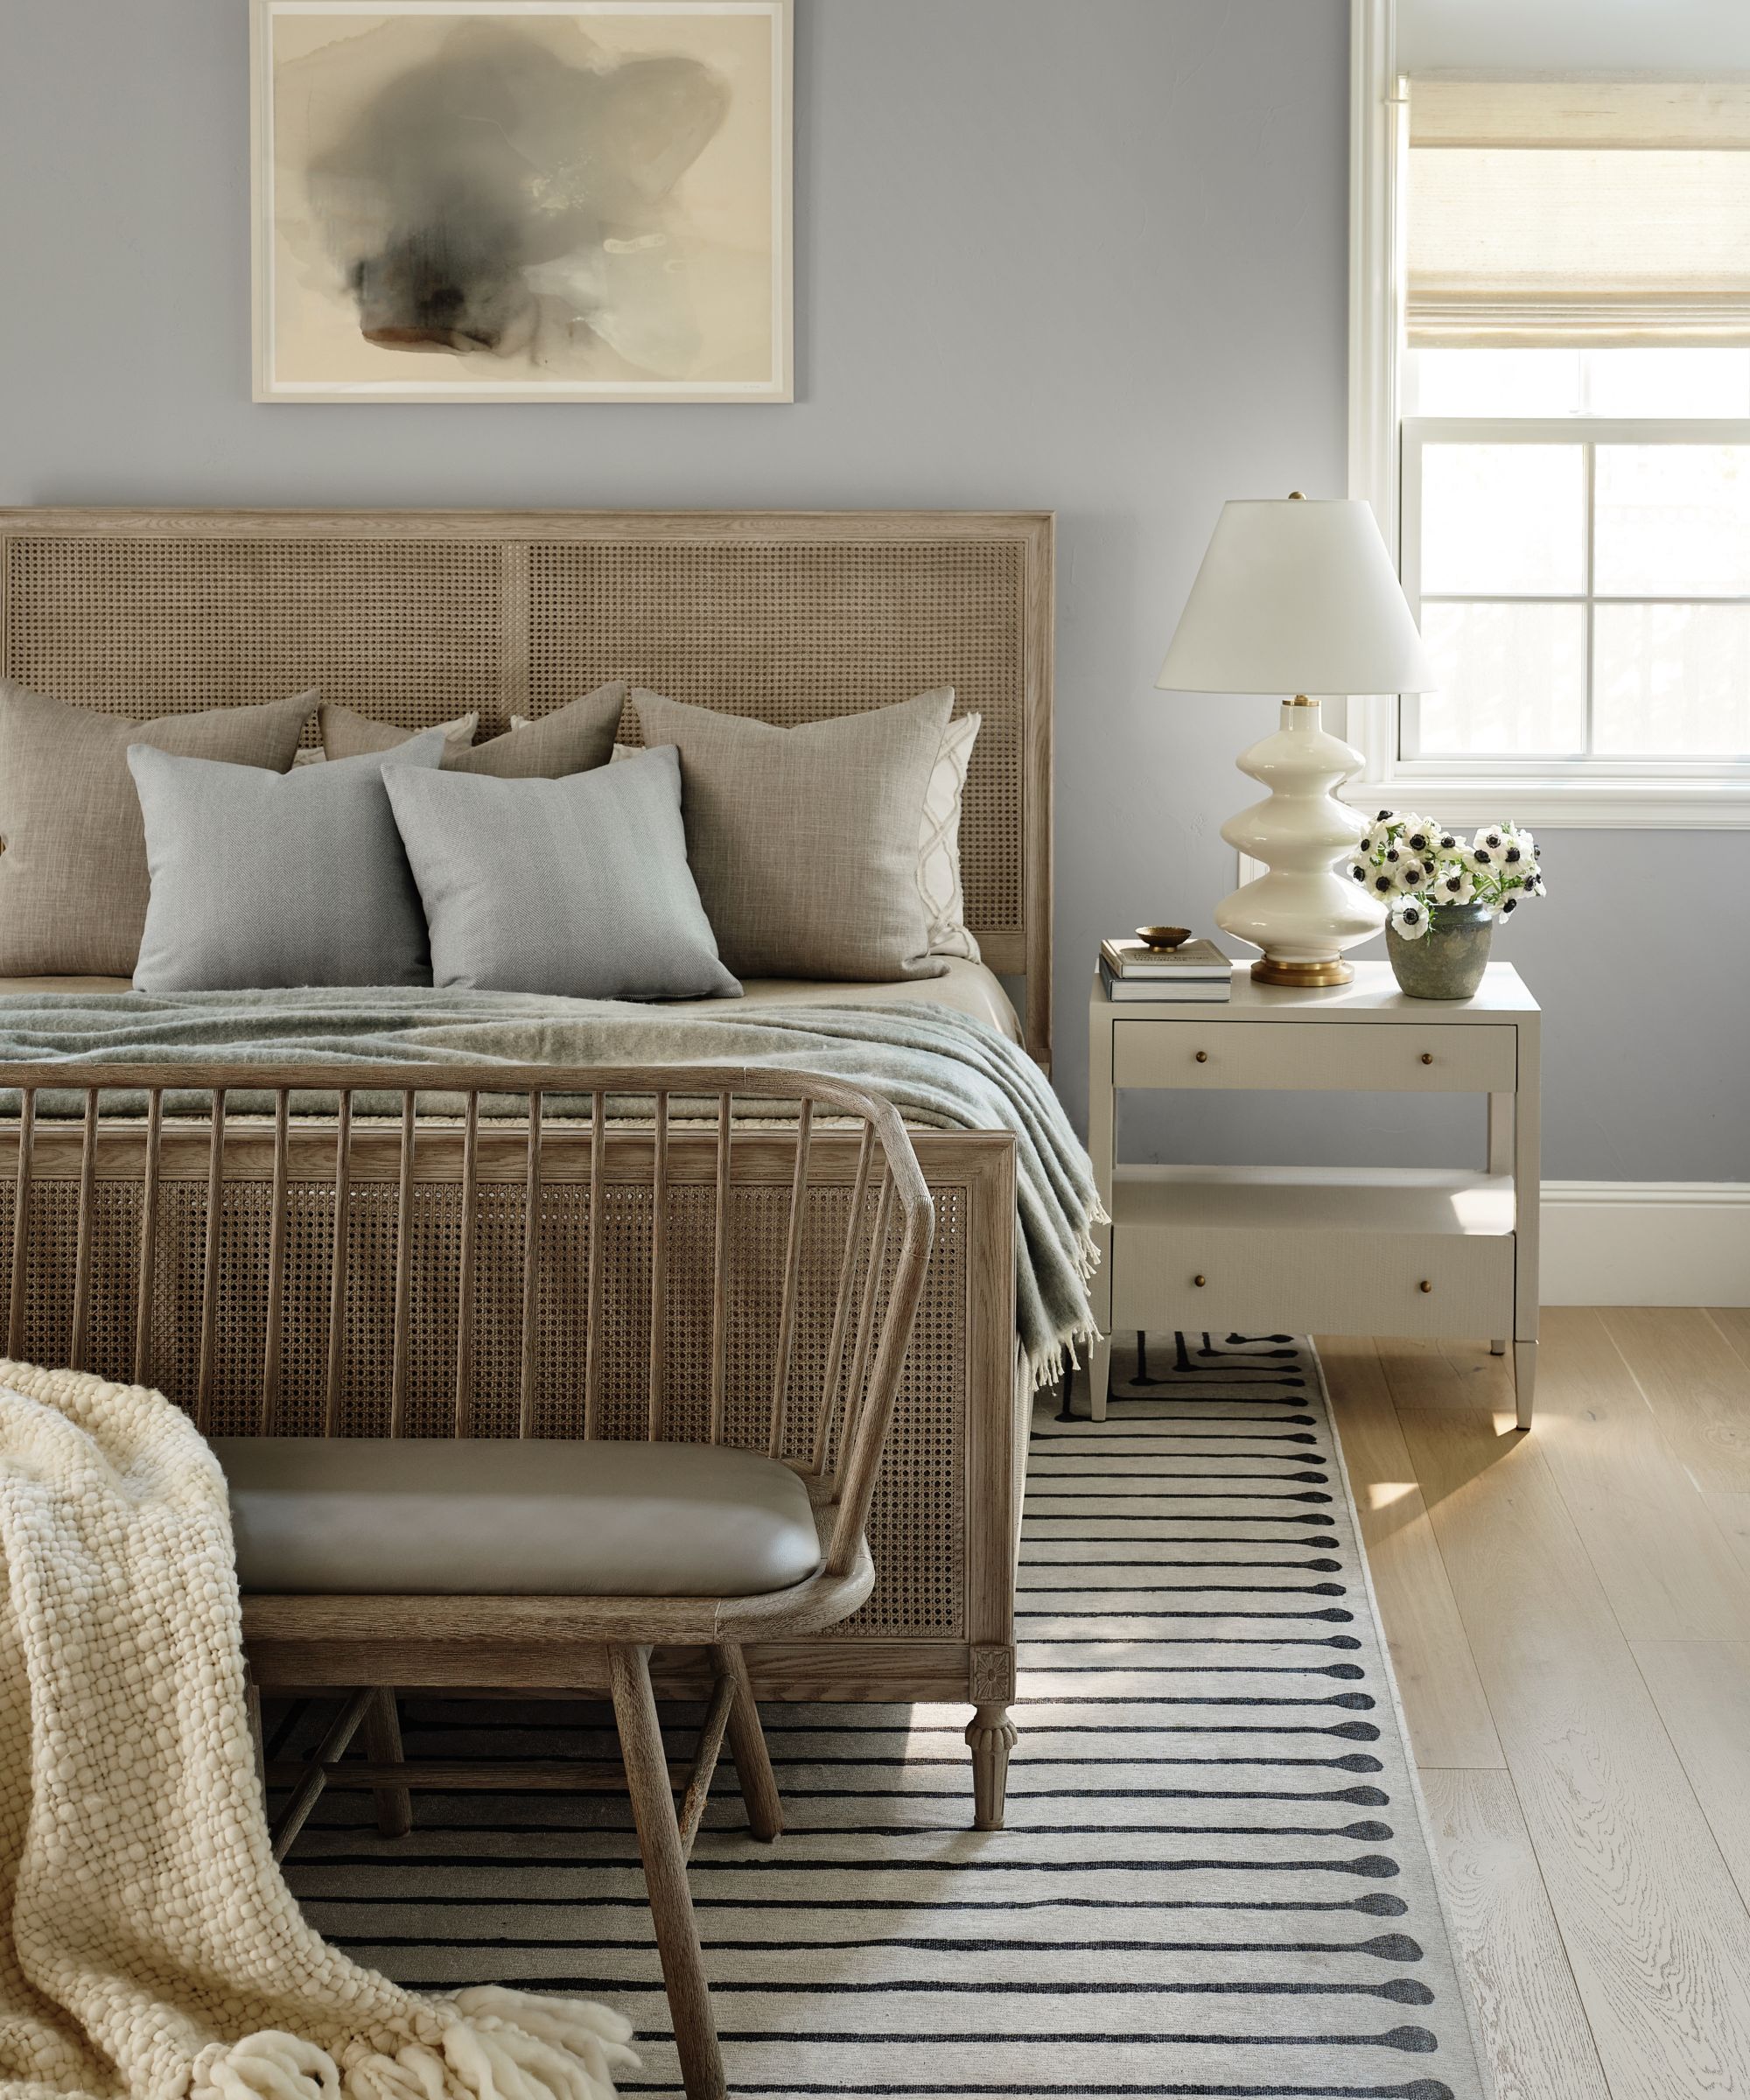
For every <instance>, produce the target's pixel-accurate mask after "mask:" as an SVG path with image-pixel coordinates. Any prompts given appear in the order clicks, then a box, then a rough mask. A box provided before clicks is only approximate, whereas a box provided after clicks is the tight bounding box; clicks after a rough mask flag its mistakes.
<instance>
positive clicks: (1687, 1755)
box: [1633, 1641, 1750, 1960]
mask: <svg viewBox="0 0 1750 2100" xmlns="http://www.w3.org/2000/svg"><path fill="white" fill-rule="evenodd" d="M1633 1646H1634V1649H1635V1661H1636V1662H1637V1663H1639V1664H1640V1665H1641V1675H1642V1677H1644V1678H1645V1679H1646V1680H1647V1684H1648V1687H1649V1690H1650V1691H1651V1692H1652V1694H1653V1700H1654V1704H1655V1705H1656V1706H1657V1707H1658V1709H1659V1714H1660V1718H1661V1719H1663V1722H1664V1724H1665V1727H1666V1730H1667V1732H1668V1733H1669V1734H1670V1739H1671V1741H1672V1743H1673V1745H1674V1746H1675V1747H1676V1749H1677V1755H1678V1756H1679V1757H1680V1758H1681V1759H1682V1760H1683V1763H1684V1771H1685V1772H1686V1773H1688V1775H1689V1780H1690V1784H1691V1787H1693V1788H1694V1789H1695V1795H1696V1799H1697V1800H1698V1801H1699V1802H1700V1803H1701V1807H1702V1813H1703V1815H1705V1817H1707V1820H1708V1823H1709V1824H1710V1826H1711V1827H1712V1831H1713V1835H1714V1838H1715V1840H1716V1842H1717V1843H1718V1845H1719V1849H1720V1852H1721V1853H1722V1854H1723V1855H1724V1857H1725V1859H1726V1865H1727V1866H1729V1867H1730V1868H1731V1869H1732V1873H1733V1879H1734V1880H1736V1882H1737V1884H1738V1892H1739V1894H1740V1895H1741V1896H1742V1897H1743V1898H1744V1900H1745V1901H1746V1903H1747V1904H1750V1641H1637V1642H1634V1644H1633ZM1746 1958H1747V1960H1750V1948H1747V1950H1746Z"/></svg>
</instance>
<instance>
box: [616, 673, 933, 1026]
mask: <svg viewBox="0 0 1750 2100" xmlns="http://www.w3.org/2000/svg"><path fill="white" fill-rule="evenodd" d="M632 701H633V705H634V707H635V708H636V709H637V711H638V721H639V727H640V730H641V733H642V735H643V739H644V741H645V743H646V744H647V745H658V744H673V745H675V746H676V747H677V748H678V749H679V751H680V753H681V806H682V811H683V816H685V819H686V826H687V858H688V859H689V860H690V863H691V865H692V870H693V876H694V879H695V880H696V881H697V884H698V886H699V895H700V897H701V898H702V900H704V907H705V912H706V914H707V915H708V917H709V918H710V920H711V926H712V928H713V929H714V930H715V932H716V934H717V941H718V952H719V953H720V955H721V956H722V957H723V961H724V963H725V967H726V968H727V969H729V970H733V971H734V973H735V974H736V976H737V977H814V978H838V979H849V980H851V981H852V982H861V983H865V984H879V983H885V982H888V981H891V980H893V979H896V978H900V977H941V976H942V974H943V970H944V969H945V967H946V966H945V965H944V964H942V963H937V962H935V961H934V960H933V959H932V958H931V956H930V955H929V952H928V934H929V929H928V926H927V925H926V923H925V920H924V907H923V900H922V898H921V896H920V894H919V892H918V832H919V827H920V823H921V816H922V811H923V806H924V791H925V789H926V788H928V785H929V778H930V771H931V768H932V767H934V766H935V760H936V755H937V753H938V752H939V751H940V750H941V748H942V731H943V729H944V728H946V726H947V724H948V717H949V710H950V709H951V708H952V707H953V705H954V695H953V693H952V692H951V691H950V690H948V689H947V688H946V687H944V688H942V690H938V691H935V692H930V693H921V694H919V696H918V697H917V698H916V699H915V700H906V701H901V702H900V704H898V705H897V706H893V707H878V708H875V709H873V710H872V711H870V712H869V713H867V714H861V715H842V716H840V717H839V718H837V720H834V721H830V722H804V723H800V724H798V725H796V726H795V728H793V729H780V728H777V727H775V726H774V725H773V724H771V723H769V722H759V721H754V720H752V719H750V718H746V717H743V716H739V715H720V714H718V713H715V712H714V711H712V710H711V709H710V708H704V707H690V706H688V705H687V704H685V703H683V702H682V701H678V700H665V699H664V698H663V697H662V695H661V694H660V693H648V692H641V691H634V694H633V696H632Z"/></svg>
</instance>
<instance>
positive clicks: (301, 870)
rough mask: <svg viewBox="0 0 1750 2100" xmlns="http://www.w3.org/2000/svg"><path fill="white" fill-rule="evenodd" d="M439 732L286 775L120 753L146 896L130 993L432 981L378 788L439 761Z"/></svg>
mask: <svg viewBox="0 0 1750 2100" xmlns="http://www.w3.org/2000/svg"><path fill="white" fill-rule="evenodd" d="M443 752H444V733H443V732H442V731H441V730H437V729H432V730H427V731H426V732H425V733H424V734H423V736H417V737H413V738H411V739H409V740H408V741H407V742H406V743H404V744H400V745H397V746H395V749H394V750H393V751H385V752H367V753H365V754H364V755H363V756H361V757H360V758H356V759H334V760H330V761H329V763H328V764H327V765H325V766H299V767H293V768H292V769H291V770H290V772H288V773H285V774H271V773H263V772H262V771H260V770H258V769H257V768H255V767H249V766H224V765H215V764H214V763H213V762H212V761H211V760H206V759H182V758H172V757H171V756H169V755H168V754H167V753H164V752H161V751H154V750H151V748H149V747H148V746H144V745H139V744H137V745H135V746H134V747H133V748H132V750H130V752H129V753H128V763H129V765H130V767H132V769H133V774H134V781H135V783H136V785H137V788H138V789H139V795H140V809H141V812H142V814H143V816H144V820H145V831H146V855H147V858H148V860H149V862H150V864H151V882H152V893H151V904H150V906H149V907H148V909H147V912H146V926H145V933H144V937H143V939H142V941H141V942H140V956H139V961H138V962H137V964H136V965H135V967H134V989H135V990H136V991H157V992H169V991H251V990H255V989H256V988H259V987H266V986H272V985H294V984H385V985H388V984H430V982H431V969H430V951H429V949H428V946H427V942H426V935H425V914H424V913H423V911H422V910H421V909H420V905H419V891H418V888H417V886H416V884H415V882H414V879H413V871H412V869H411V868H410V867H409V865H408V863H407V855H406V853H405V851H403V850H402V843H401V834H400V832H399V831H398V830H396V829H395V813H394V811H393V810H392V809H390V807H389V800H388V790H387V789H386V788H385V787H384V785H383V779H384V775H385V774H386V773H400V772H402V771H406V770H409V769H417V768H421V767H430V769H432V770H433V771H435V770H436V769H437V763H438V760H440V759H441V757H442V756H443Z"/></svg>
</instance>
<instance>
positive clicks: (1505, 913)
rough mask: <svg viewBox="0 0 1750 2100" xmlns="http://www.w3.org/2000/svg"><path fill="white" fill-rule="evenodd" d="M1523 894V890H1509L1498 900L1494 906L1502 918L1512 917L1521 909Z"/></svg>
mask: <svg viewBox="0 0 1750 2100" xmlns="http://www.w3.org/2000/svg"><path fill="white" fill-rule="evenodd" d="M1522 895H1523V892H1521V891H1519V890H1509V891H1508V892H1507V893H1506V894H1505V895H1504V896H1503V897H1502V898H1501V899H1499V900H1497V902H1496V904H1495V910H1496V912H1497V913H1498V914H1500V916H1501V917H1502V918H1503V919H1510V918H1512V916H1513V914H1515V912H1516V911H1517V910H1518V909H1519V903H1520V899H1521V896H1522Z"/></svg>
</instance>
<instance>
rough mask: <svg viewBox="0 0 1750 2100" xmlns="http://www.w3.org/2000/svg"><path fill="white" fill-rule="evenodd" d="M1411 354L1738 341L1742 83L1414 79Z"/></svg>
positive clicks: (1748, 232) (1746, 128)
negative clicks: (1439, 349)
mask: <svg viewBox="0 0 1750 2100" xmlns="http://www.w3.org/2000/svg"><path fill="white" fill-rule="evenodd" d="M1408 219H1409V253H1408V262H1409V296H1408V302H1407V323H1408V331H1409V338H1410V340H1411V343H1412V344H1414V345H1418V346H1425V347H1433V346H1446V347H1463V346H1487V345H1498V346H1512V347H1537V346H1550V347H1568V348H1572V347H1574V346H1584V345H1593V346H1614V345H1634V344H1661V343H1663V344H1670V343H1712V344H1750V83H1740V82H1730V83H1723V82H1718V81H1714V82H1706V83H1702V82H1681V81H1658V82H1655V81H1581V82H1575V81H1452V80H1425V81H1412V82H1411V95H1410V196H1409V213H1408Z"/></svg>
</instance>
